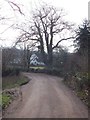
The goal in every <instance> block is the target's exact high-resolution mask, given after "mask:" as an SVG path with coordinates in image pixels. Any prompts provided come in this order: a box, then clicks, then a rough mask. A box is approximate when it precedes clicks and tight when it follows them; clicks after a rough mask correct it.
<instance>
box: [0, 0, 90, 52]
mask: <svg viewBox="0 0 90 120" xmlns="http://www.w3.org/2000/svg"><path fill="white" fill-rule="evenodd" d="M11 1H14V2H15V3H17V4H18V5H19V6H21V9H22V11H23V12H24V13H25V14H26V15H27V16H28V15H29V14H30V12H28V11H31V10H32V9H34V8H36V7H39V5H41V4H42V3H43V2H45V3H47V4H49V5H53V6H55V7H57V8H63V9H64V10H65V12H66V14H67V16H66V19H67V20H68V21H71V22H73V23H75V24H77V25H79V24H81V23H82V21H83V19H85V18H86V19H88V2H89V0H11ZM0 8H1V9H0V16H6V17H8V18H10V19H9V21H8V22H7V23H6V22H4V21H3V22H2V21H0V33H2V34H0V38H3V39H6V40H5V42H3V45H7V46H10V45H11V44H12V43H13V42H14V41H15V40H16V37H17V35H18V31H16V30H12V29H8V30H6V29H7V27H8V26H10V25H12V24H13V23H16V22H21V21H24V18H25V17H24V16H19V13H18V12H16V13H14V12H13V10H12V9H11V7H10V6H9V5H8V4H7V2H5V0H0ZM5 30H6V32H4V33H3V31H5ZM62 44H64V45H66V46H67V47H68V46H70V45H71V44H72V43H71V42H63V43H62ZM70 50H71V51H72V50H73V48H72V47H71V48H70Z"/></svg>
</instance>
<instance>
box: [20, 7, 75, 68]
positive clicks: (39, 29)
mask: <svg viewBox="0 0 90 120" xmlns="http://www.w3.org/2000/svg"><path fill="white" fill-rule="evenodd" d="M64 16H65V13H64V11H63V10H62V9H61V10H57V9H56V8H54V7H53V6H48V5H44V6H41V8H40V9H36V11H35V12H33V15H32V22H30V23H29V24H30V26H29V24H28V27H29V30H28V31H27V30H26V29H25V30H23V29H22V28H21V30H22V34H21V35H20V37H19V38H20V39H19V41H20V40H26V41H30V40H32V41H33V42H37V43H38V44H39V45H40V51H41V54H42V59H43V62H44V63H45V62H46V63H47V64H48V65H50V66H52V63H53V50H54V49H55V48H57V47H58V45H59V43H60V42H62V41H63V40H68V39H72V38H73V37H72V35H71V36H68V35H67V34H66V33H68V32H70V30H71V28H72V26H73V25H71V24H69V22H67V21H65V19H64ZM45 49H46V51H45ZM45 52H47V59H46V57H45Z"/></svg>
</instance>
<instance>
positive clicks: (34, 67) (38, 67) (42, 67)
mask: <svg viewBox="0 0 90 120" xmlns="http://www.w3.org/2000/svg"><path fill="white" fill-rule="evenodd" d="M30 68H32V69H41V70H43V69H44V68H45V67H44V66H41V67H40V66H32V67H30Z"/></svg>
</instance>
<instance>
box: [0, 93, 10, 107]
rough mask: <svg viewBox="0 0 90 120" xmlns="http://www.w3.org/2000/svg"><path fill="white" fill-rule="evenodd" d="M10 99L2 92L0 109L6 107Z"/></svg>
mask: <svg viewBox="0 0 90 120" xmlns="http://www.w3.org/2000/svg"><path fill="white" fill-rule="evenodd" d="M10 101H11V97H10V95H8V94H5V93H3V94H2V102H1V101H0V105H1V106H2V109H4V108H6V107H7V106H8V105H9V104H10Z"/></svg>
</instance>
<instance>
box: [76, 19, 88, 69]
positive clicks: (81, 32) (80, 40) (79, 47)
mask: <svg viewBox="0 0 90 120" xmlns="http://www.w3.org/2000/svg"><path fill="white" fill-rule="evenodd" d="M89 25H90V23H89V21H87V20H84V22H83V24H82V25H81V26H80V27H79V29H78V30H77V31H76V34H77V37H76V40H75V41H74V42H75V43H76V51H77V54H78V56H79V58H80V59H79V60H78V61H79V64H80V65H81V67H82V70H86V71H87V70H88V53H89V52H88V51H89V46H90V44H89V43H90V42H89V40H90V26H89Z"/></svg>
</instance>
